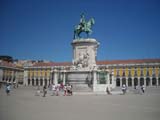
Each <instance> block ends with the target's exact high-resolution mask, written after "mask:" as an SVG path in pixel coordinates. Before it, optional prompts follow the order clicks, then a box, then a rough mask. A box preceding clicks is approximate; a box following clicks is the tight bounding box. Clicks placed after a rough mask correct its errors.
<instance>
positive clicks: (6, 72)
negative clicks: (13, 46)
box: [0, 60, 24, 84]
mask: <svg viewBox="0 0 160 120" xmlns="http://www.w3.org/2000/svg"><path fill="white" fill-rule="evenodd" d="M23 73H24V69H23V67H17V66H16V65H15V64H13V63H11V62H6V61H2V60H1V61H0V83H7V82H8V83H15V84H17V83H19V84H23V76H24V75H23Z"/></svg>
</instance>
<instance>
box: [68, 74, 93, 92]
mask: <svg viewBox="0 0 160 120" xmlns="http://www.w3.org/2000/svg"><path fill="white" fill-rule="evenodd" d="M67 83H69V84H71V85H72V86H73V91H92V73H91V72H90V71H69V72H67Z"/></svg>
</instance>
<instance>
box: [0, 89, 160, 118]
mask: <svg viewBox="0 0 160 120" xmlns="http://www.w3.org/2000/svg"><path fill="white" fill-rule="evenodd" d="M130 91H131V90H130ZM35 92H36V89H35V88H32V87H19V88H18V89H12V91H11V94H10V96H7V95H6V94H5V91H4V89H3V88H1V89H0V120H159V119H160V88H147V90H146V93H145V94H142V95H140V94H134V93H133V92H129V93H128V94H126V95H119V94H116V95H106V94H98V93H96V94H93V93H90V94H89V93H74V95H73V96H62V94H61V96H51V92H50V91H49V92H48V94H47V95H46V97H42V96H35Z"/></svg>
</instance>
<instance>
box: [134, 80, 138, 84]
mask: <svg viewBox="0 0 160 120" xmlns="http://www.w3.org/2000/svg"><path fill="white" fill-rule="evenodd" d="M137 85H138V78H134V86H137Z"/></svg>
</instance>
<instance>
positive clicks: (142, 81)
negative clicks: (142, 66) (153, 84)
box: [140, 78, 144, 86]
mask: <svg viewBox="0 0 160 120" xmlns="http://www.w3.org/2000/svg"><path fill="white" fill-rule="evenodd" d="M142 85H144V78H140V86H142Z"/></svg>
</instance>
